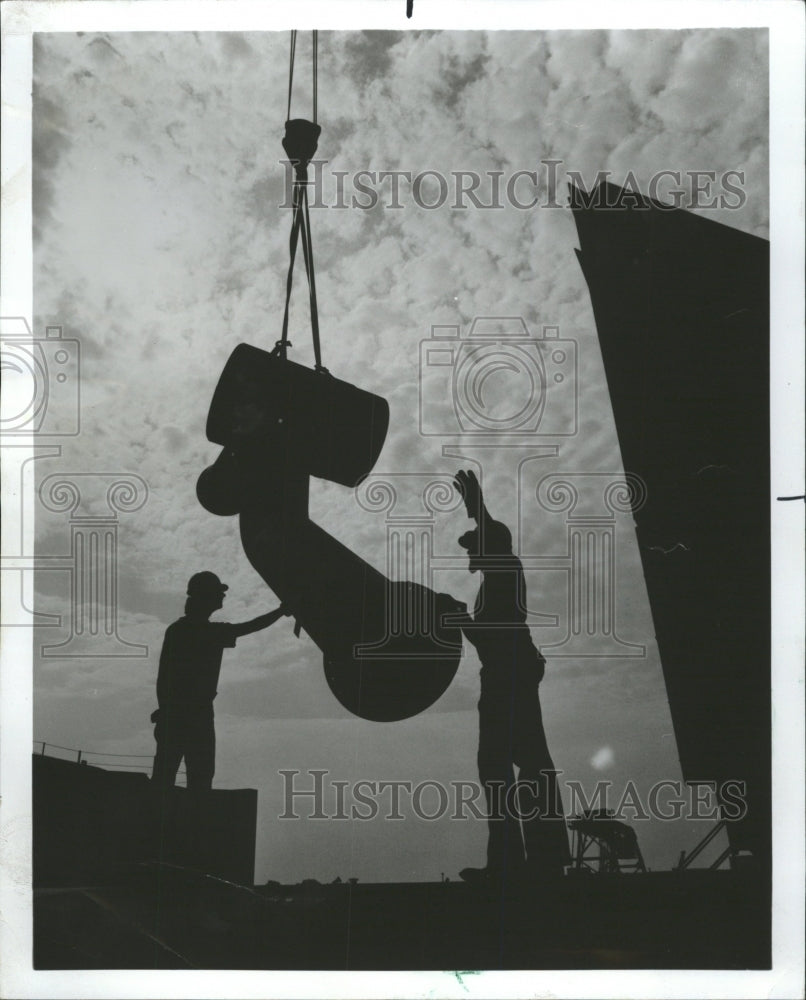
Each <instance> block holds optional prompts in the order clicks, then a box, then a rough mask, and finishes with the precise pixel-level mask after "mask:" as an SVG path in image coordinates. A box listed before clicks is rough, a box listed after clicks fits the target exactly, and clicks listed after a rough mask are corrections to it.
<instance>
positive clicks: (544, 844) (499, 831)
mask: <svg viewBox="0 0 806 1000" xmlns="http://www.w3.org/2000/svg"><path fill="white" fill-rule="evenodd" d="M455 485H456V488H457V489H458V490H459V492H460V493H461V494H462V497H463V499H464V502H465V507H466V508H467V514H468V517H470V518H472V519H473V520H474V521H476V527H475V528H474V529H473V530H472V531H468V532H466V533H465V534H464V535H462V537H461V538H460V539H459V544H460V545H461V546H462V548H464V549H467V552H468V557H469V561H470V566H469V568H470V572H471V573H475V572H477V571H480V572H481V576H482V581H481V586H480V588H479V592H478V596H477V597H476V603H475V607H474V614H473V616H472V617H471V616H470V615H467V616H465V620H464V622H463V631H464V634H465V636H466V637H467V639H468V640H469V641H470V642H471V643H472V645H474V646H475V647H476V651H477V652H478V655H479V659H480V660H481V697H480V699H479V751H478V766H479V778H480V780H481V783H482V784H483V785H484V790H485V795H486V798H487V808H488V814H489V816H490V817H491V818H490V820H489V822H488V829H489V832H488V841H487V866H486V868H482V869H478V868H465V869H464V870H463V871H462V872H461V873H460V874H461V876H462V878H463V879H465V880H466V881H480V880H482V879H484V878H489V877H502V876H504V875H507V874H509V875H514V876H515V877H517V876H518V875H520V874H522V873H524V874H527V873H528V874H531V875H535V876H536V877H538V878H541V877H544V876H551V875H561V874H562V873H563V867H564V865H566V864H568V863H569V862H570V856H569V851H568V837H567V834H566V828H565V821H564V819H563V818H562V804H561V801H560V796H559V791H558V788H557V775H556V771H555V768H554V762H553V761H552V759H551V754H550V753H549V748H548V744H547V743H546V734H545V732H544V731H543V716H542V713H541V710H540V698H539V695H538V685H539V684H540V681H541V680H542V679H543V674H544V671H545V665H546V661H545V660H544V659H543V656H542V655H541V653H540V652H539V651H538V649H537V647H536V646H535V645H534V643H533V642H532V637H531V634H530V632H529V626H528V625H527V624H526V584H525V582H524V577H523V566H522V565H521V561H520V560H519V559H518V558H517V556H515V555H514V554H513V552H512V535H511V534H510V531H509V529H508V528H507V527H506V525H504V524H502V523H501V522H500V521H495V520H494V519H493V518H492V517H491V516H490V514H489V512H488V511H487V508H486V506H485V504H484V499H483V497H482V493H481V487H480V486H479V482H478V480H477V479H476V476H475V475H474V473H473V472H471V471H468V472H463V471H460V472H458V473H457V475H456V479H455ZM515 764H517V765H518V768H519V774H518V781H519V782H529V783H534V785H532V786H531V787H534V788H535V789H536V790H537V795H536V796H535V795H534V794H530V793H529V792H527V791H526V790H525V789H524V788H521V789H520V791H521V794H520V795H516V794H515V793H516V792H517V791H518V790H517V789H515V788H513V786H514V785H515V771H514V767H513V765H515ZM492 817H498V818H492ZM519 817H520V820H522V825H523V836H521V822H520V821H519Z"/></svg>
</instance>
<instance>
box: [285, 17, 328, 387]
mask: <svg viewBox="0 0 806 1000" xmlns="http://www.w3.org/2000/svg"><path fill="white" fill-rule="evenodd" d="M296 36H297V33H296V31H292V32H291V53H290V58H289V72H288V116H289V117H288V119H287V121H286V123H285V138H284V139H283V148H284V149H285V151H286V153H287V154H288V157H289V159H290V160H291V162H292V163H293V165H294V172H295V177H294V185H293V195H292V210H293V215H292V222H291V236H290V240H289V258H290V259H289V265H288V277H287V279H286V293H285V311H284V313H283V332H282V337H281V339H280V340H278V341H277V343H276V344H275V353H276V354H277V355H278V356H280V357H282V358H285V357H286V352H287V349H288V347H289V346H290V341H289V339H288V314H289V308H290V303H291V287H292V283H293V277H294V261H295V259H296V254H297V244H298V243H299V242H300V240H301V242H302V256H303V259H304V261H305V273H306V275H307V278H308V293H309V298H310V312H311V333H312V336H313V352H314V358H315V362H316V370H317V371H322V372H326V371H327V369H326V368H325V367H324V366H323V365H322V354H321V348H320V343H319V310H318V307H317V302H316V275H315V271H314V263H313V243H312V242H311V219H310V214H309V211H308V187H307V184H308V164H309V163H310V160H311V158H312V157H313V155H314V153H315V152H316V144H317V142H318V139H319V135H320V133H321V131H322V130H321V128H320V126H319V125H317V123H316V113H317V82H318V81H317V76H318V66H317V64H318V48H319V43H318V32H316V31H314V32H313V119H314V120H313V122H309V121H307V120H306V119H304V118H295V119H292V118H291V92H292V89H293V85H294V56H295V52H296V47H297V37H296Z"/></svg>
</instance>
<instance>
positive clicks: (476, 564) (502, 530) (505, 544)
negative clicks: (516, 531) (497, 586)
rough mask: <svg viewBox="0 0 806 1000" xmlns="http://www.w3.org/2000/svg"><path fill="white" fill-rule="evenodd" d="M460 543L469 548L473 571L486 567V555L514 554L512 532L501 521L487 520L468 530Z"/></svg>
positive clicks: (464, 547) (468, 554)
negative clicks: (479, 525) (480, 525)
mask: <svg viewBox="0 0 806 1000" xmlns="http://www.w3.org/2000/svg"><path fill="white" fill-rule="evenodd" d="M459 544H460V545H461V546H462V548H463V549H466V550H467V557H468V561H469V569H470V572H471V573H475V572H476V571H477V570H479V569H484V559H485V557H487V558H489V557H491V556H508V555H512V533H511V532H510V530H509V528H508V527H507V526H506V525H505V524H502V523H501V522H500V521H487V522H486V523H485V524H484V525H483V526H482V527H480V528H473V530H472V531H466V532H465V533H464V534H463V535H462V536H461V537H460V538H459Z"/></svg>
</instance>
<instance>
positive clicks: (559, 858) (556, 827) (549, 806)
mask: <svg viewBox="0 0 806 1000" xmlns="http://www.w3.org/2000/svg"><path fill="white" fill-rule="evenodd" d="M518 705H519V708H518V711H517V715H516V720H515V726H516V739H515V743H516V751H515V760H516V762H517V763H518V765H519V767H520V771H519V774H518V782H519V786H520V794H519V803H520V812H521V816H522V817H523V839H524V842H525V844H526V857H527V863H528V866H529V868H530V869H531V870H532V871H533V872H535V874H541V875H543V874H545V875H553V874H554V875H561V874H562V872H563V869H564V866H565V865H567V864H570V860H571V859H570V855H569V851H568V834H567V832H566V826H565V816H564V811H563V804H562V796H561V794H560V787H559V781H558V775H557V771H556V769H555V767H554V762H553V760H552V759H551V754H550V753H549V748H548V743H547V742H546V734H545V731H544V729H543V716H542V712H541V709H540V698H539V697H538V694H537V688H536V686H535V688H534V690H532V691H528V692H522V693H521V694H520V696H519V698H518Z"/></svg>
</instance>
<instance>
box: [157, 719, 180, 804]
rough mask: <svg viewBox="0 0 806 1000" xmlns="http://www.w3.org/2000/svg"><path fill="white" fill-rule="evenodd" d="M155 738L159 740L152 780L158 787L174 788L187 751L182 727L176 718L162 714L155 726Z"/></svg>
mask: <svg viewBox="0 0 806 1000" xmlns="http://www.w3.org/2000/svg"><path fill="white" fill-rule="evenodd" d="M154 739H155V740H156V741H157V752H156V754H155V755H154V767H153V770H152V772H151V780H152V782H153V783H154V785H155V786H156V787H157V788H160V789H168V788H173V786H174V784H175V782H176V772H177V771H178V770H179V765H180V764H181V762H182V757H183V756H184V753H185V747H184V734H183V730H182V727H181V726H180V725H178V723H177V721H176V720H175V719H173V720H171V719H168V718H166V717H164V716H161V717H160V719H159V720H158V721H157V724H156V726H155V727H154Z"/></svg>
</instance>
